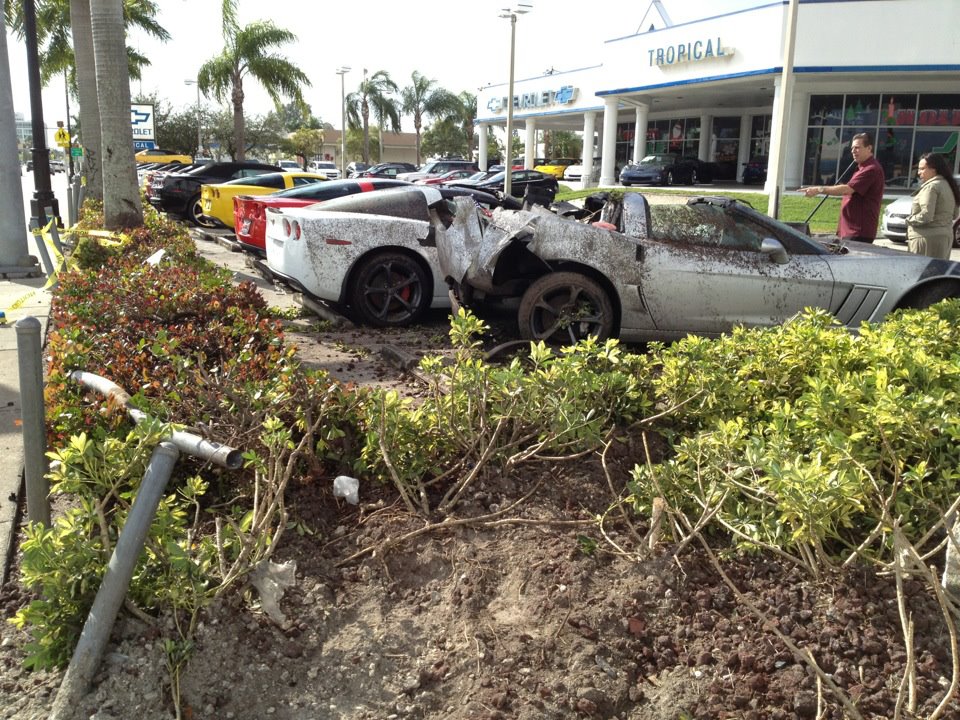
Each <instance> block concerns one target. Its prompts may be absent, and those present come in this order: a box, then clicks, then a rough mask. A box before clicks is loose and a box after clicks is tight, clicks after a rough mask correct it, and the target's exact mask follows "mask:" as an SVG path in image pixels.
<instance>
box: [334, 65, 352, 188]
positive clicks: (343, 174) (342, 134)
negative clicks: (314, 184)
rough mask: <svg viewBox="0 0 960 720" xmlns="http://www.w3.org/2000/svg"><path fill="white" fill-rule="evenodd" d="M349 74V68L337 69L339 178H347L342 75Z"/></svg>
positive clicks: (345, 100) (345, 107)
mask: <svg viewBox="0 0 960 720" xmlns="http://www.w3.org/2000/svg"><path fill="white" fill-rule="evenodd" d="M348 72H350V68H349V67H347V66H346V65H344V66H343V67H340V68H337V75H339V76H340V177H341V178H345V177H346V176H347V95H346V89H345V88H346V86H345V84H344V77H343V76H344V75H346V74H347V73H348Z"/></svg>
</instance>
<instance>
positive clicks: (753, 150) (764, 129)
mask: <svg viewBox="0 0 960 720" xmlns="http://www.w3.org/2000/svg"><path fill="white" fill-rule="evenodd" d="M772 120H773V116H771V115H754V116H753V119H752V120H751V123H750V159H751V160H753V159H755V158H765V157H769V156H770V124H771V122H772Z"/></svg>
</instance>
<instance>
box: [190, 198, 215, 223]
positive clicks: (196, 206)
mask: <svg viewBox="0 0 960 720" xmlns="http://www.w3.org/2000/svg"><path fill="white" fill-rule="evenodd" d="M187 212H188V213H189V218H190V222H192V223H193V224H194V225H199V226H200V227H205V228H212V227H214V224H213V223H212V222H210V221H209V220H207V219H205V218H204V217H203V203H202V201H201V200H200V193H197V194H196V195H194V196H193V197H192V198H190V202H189V203H187Z"/></svg>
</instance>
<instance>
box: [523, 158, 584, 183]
mask: <svg viewBox="0 0 960 720" xmlns="http://www.w3.org/2000/svg"><path fill="white" fill-rule="evenodd" d="M579 162H580V161H579V160H575V159H574V158H557V159H556V160H547V162H546V163H544V164H543V165H537V166H536V167H535V168H534V170H537V171H539V172H542V173H546V174H547V175H553V176H554V177H555V178H556V179H557V180H563V171H564V170H566V169H567V166H568V165H576V164H577V163H579Z"/></svg>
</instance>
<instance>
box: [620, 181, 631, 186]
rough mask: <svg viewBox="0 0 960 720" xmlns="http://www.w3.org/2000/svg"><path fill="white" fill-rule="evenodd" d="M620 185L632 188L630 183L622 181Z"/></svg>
mask: <svg viewBox="0 0 960 720" xmlns="http://www.w3.org/2000/svg"><path fill="white" fill-rule="evenodd" d="M620 184H621V185H623V186H624V187H630V183H628V182H623V181H622V180H621V181H620Z"/></svg>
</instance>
